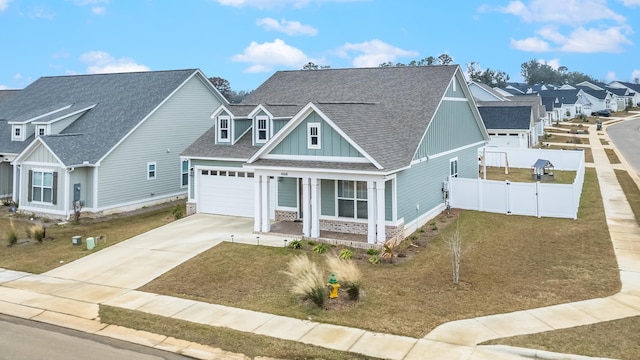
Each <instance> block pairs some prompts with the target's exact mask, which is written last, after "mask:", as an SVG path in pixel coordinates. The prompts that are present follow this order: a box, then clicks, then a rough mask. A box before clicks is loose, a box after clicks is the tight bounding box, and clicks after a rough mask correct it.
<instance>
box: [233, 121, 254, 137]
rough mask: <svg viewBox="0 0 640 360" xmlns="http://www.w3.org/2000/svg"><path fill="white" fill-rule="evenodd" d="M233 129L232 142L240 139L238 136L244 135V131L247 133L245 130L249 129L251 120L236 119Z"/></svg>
mask: <svg viewBox="0 0 640 360" xmlns="http://www.w3.org/2000/svg"><path fill="white" fill-rule="evenodd" d="M233 126H234V127H235V129H234V130H233V131H234V135H233V139H234V141H237V140H238V139H240V136H242V134H244V133H245V131H247V129H249V128H250V127H251V120H250V119H240V120H238V119H236V120H234V125H233Z"/></svg>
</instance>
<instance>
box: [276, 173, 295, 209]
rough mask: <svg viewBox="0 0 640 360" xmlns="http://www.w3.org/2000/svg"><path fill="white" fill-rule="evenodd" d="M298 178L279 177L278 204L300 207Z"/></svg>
mask: <svg viewBox="0 0 640 360" xmlns="http://www.w3.org/2000/svg"><path fill="white" fill-rule="evenodd" d="M297 194H298V179H297V178H289V177H281V178H278V206H286V207H290V208H297V207H298V195H297Z"/></svg>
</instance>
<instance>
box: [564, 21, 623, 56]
mask: <svg viewBox="0 0 640 360" xmlns="http://www.w3.org/2000/svg"><path fill="white" fill-rule="evenodd" d="M623 32H624V30H623V29H622V28H620V27H611V28H608V29H602V30H601V29H594V28H591V29H585V28H582V27H580V28H577V29H575V30H573V31H572V32H571V34H569V36H568V37H567V38H566V39H564V41H562V42H561V43H560V45H561V46H560V50H562V51H567V52H580V53H595V52H609V53H617V52H621V51H622V50H623V49H622V45H630V44H632V42H631V41H630V40H629V39H628V38H627V37H626V36H625V35H624V34H623Z"/></svg>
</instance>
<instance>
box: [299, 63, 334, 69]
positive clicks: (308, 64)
mask: <svg viewBox="0 0 640 360" xmlns="http://www.w3.org/2000/svg"><path fill="white" fill-rule="evenodd" d="M324 69H331V66H328V65H317V64H316V63H314V62H311V61H309V62H308V63H306V64H304V66H303V67H302V70H324Z"/></svg>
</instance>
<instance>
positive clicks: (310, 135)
mask: <svg viewBox="0 0 640 360" xmlns="http://www.w3.org/2000/svg"><path fill="white" fill-rule="evenodd" d="M307 148H308V149H320V148H321V146H320V123H308V124H307Z"/></svg>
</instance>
